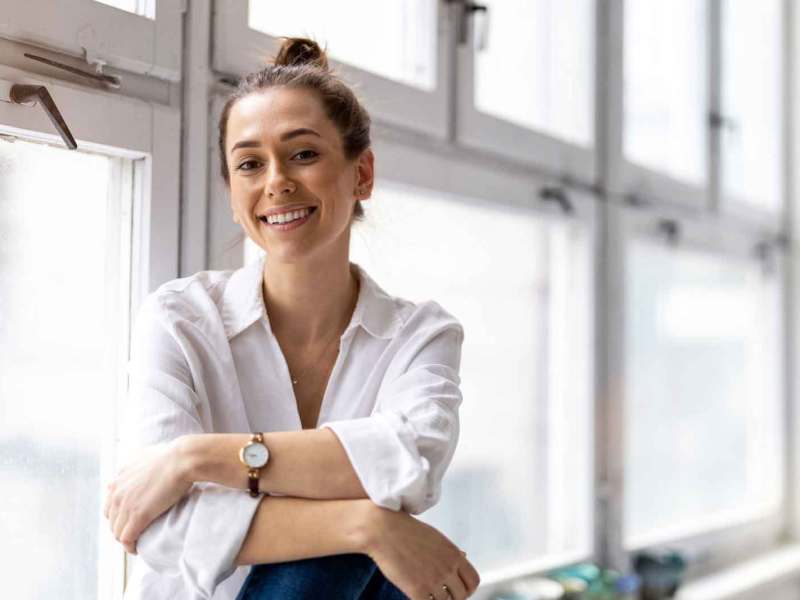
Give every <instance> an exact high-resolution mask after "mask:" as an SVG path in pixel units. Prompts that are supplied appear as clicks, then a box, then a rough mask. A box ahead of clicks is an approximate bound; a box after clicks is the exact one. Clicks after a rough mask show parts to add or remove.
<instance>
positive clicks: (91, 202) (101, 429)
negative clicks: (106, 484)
mask: <svg viewBox="0 0 800 600" xmlns="http://www.w3.org/2000/svg"><path fill="white" fill-rule="evenodd" d="M0 174H1V176H0V197H2V198H3V199H4V201H3V203H2V207H0V219H2V223H3V227H2V230H3V244H2V248H1V249H0V306H2V314H3V320H2V326H0V413H2V415H3V427H2V429H0V444H2V447H3V448H4V451H3V457H4V459H3V461H2V466H0V487H2V489H4V490H6V493H4V494H3V495H2V496H0V514H3V515H13V517H14V518H13V519H4V522H5V525H4V528H3V529H4V537H5V542H4V543H3V544H2V545H0V549H2V550H0V552H2V556H0V561H2V564H3V565H4V568H5V570H6V572H8V573H14V574H15V576H14V577H7V578H5V581H4V582H3V586H4V587H3V594H4V595H5V596H7V597H13V598H20V599H23V598H31V599H32V598H38V597H40V596H41V595H42V594H47V593H48V591H49V592H51V593H52V594H53V595H56V596H59V595H60V596H69V597H76V598H78V597H79V598H102V597H107V596H106V593H107V592H108V588H106V587H105V586H106V584H107V580H108V578H109V577H110V576H111V574H112V573H113V570H114V566H115V565H114V564H113V562H112V560H113V559H117V561H119V559H121V555H120V553H119V552H113V553H108V552H103V551H102V550H101V549H102V548H105V546H106V545H105V544H102V543H101V539H103V538H104V537H105V529H104V525H105V523H104V522H103V521H102V519H101V518H100V517H102V513H101V510H102V491H103V490H102V485H101V483H102V481H101V480H102V478H105V477H107V476H108V475H109V473H110V472H111V471H112V468H113V465H112V459H113V456H114V416H115V407H116V405H117V402H118V401H119V400H120V397H121V395H122V394H123V393H124V391H125V386H124V384H125V379H124V366H125V361H126V359H127V336H128V331H127V323H128V318H127V312H128V305H129V302H130V291H129V286H130V278H131V270H130V265H131V239H130V234H131V226H132V205H131V201H132V197H131V190H132V186H131V177H132V164H131V161H130V160H127V159H122V158H111V157H107V156H102V155H98V154H89V153H85V152H70V151H68V150H65V149H62V148H56V147H51V146H46V145H42V144H33V143H29V142H26V141H23V140H21V139H17V140H16V141H15V142H14V143H13V144H12V143H8V142H0ZM45 175H46V176H45ZM101 532H102V538H101ZM20 549H27V550H26V551H25V552H20ZM76 556H80V557H82V559H81V560H80V561H71V560H67V558H68V557H76ZM32 581H36V582H37V584H36V585H35V586H33V587H32V586H31V582H32Z"/></svg>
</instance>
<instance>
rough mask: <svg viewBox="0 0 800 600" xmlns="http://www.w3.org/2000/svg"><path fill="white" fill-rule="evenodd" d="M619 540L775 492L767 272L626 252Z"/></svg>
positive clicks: (777, 438) (778, 449)
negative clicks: (622, 487) (622, 534)
mask: <svg viewBox="0 0 800 600" xmlns="http://www.w3.org/2000/svg"><path fill="white" fill-rule="evenodd" d="M627 269H628V278H627V301H626V306H625V315H626V337H625V339H626V354H625V356H626V359H625V373H626V378H625V398H626V410H625V413H626V421H625V422H626V425H625V432H626V450H625V456H626V461H627V462H626V467H625V481H626V489H627V493H626V496H625V530H626V534H625V535H626V540H627V542H626V543H629V544H630V543H634V542H632V540H634V539H640V538H641V537H643V536H644V537H646V536H653V535H656V536H657V535H658V534H659V532H660V531H663V530H665V529H670V528H679V527H686V528H693V527H700V528H702V527H703V526H704V525H707V524H708V523H711V522H712V521H713V520H714V519H719V518H725V515H729V516H730V517H731V518H732V519H733V518H734V516H733V515H735V514H741V513H746V512H748V511H759V510H761V509H763V510H765V511H767V510H768V509H769V507H773V508H774V507H775V505H776V503H777V502H779V500H780V498H781V495H782V493H783V492H782V487H781V484H782V480H781V473H782V469H783V466H782V464H783V450H782V448H783V443H784V442H783V438H784V436H783V428H782V424H781V383H780V382H781V378H782V377H783V374H782V366H781V365H782V362H781V349H780V340H781V334H780V331H781V325H780V314H781V303H780V295H779V294H780V286H779V280H778V276H777V275H769V274H766V273H765V272H763V271H762V268H761V264H760V263H759V262H757V261H756V260H752V261H744V260H741V259H737V258H732V257H724V256H717V255H713V254H706V253H701V252H697V251H689V250H679V251H675V250H671V249H669V248H665V247H663V246H658V245H655V244H651V243H648V242H645V241H642V240H640V241H636V242H632V245H631V249H630V254H629V255H628V257H627Z"/></svg>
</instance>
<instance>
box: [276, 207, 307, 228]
mask: <svg viewBox="0 0 800 600" xmlns="http://www.w3.org/2000/svg"><path fill="white" fill-rule="evenodd" d="M309 212H310V211H309V209H307V208H301V209H300V210H295V211H292V212H287V213H281V214H279V215H270V216H268V217H267V223H269V224H270V225H272V224H274V223H289V222H291V221H294V220H296V219H302V218H303V217H305V216H306V215H308V214H309Z"/></svg>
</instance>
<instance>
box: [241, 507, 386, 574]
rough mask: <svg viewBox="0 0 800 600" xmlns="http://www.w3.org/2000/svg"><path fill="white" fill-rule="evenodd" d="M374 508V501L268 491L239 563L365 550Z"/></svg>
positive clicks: (246, 539)
mask: <svg viewBox="0 0 800 600" xmlns="http://www.w3.org/2000/svg"><path fill="white" fill-rule="evenodd" d="M375 509H378V507H376V506H375V505H374V504H372V502H371V501H369V500H311V499H307V498H292V497H276V496H264V497H263V499H262V500H261V503H260V504H259V506H258V509H257V510H256V514H255V516H254V517H253V521H252V523H251V525H250V530H249V531H248V532H247V537H246V538H245V541H244V542H243V543H242V547H241V549H240V550H239V554H238V555H237V557H236V560H235V564H236V565H237V566H238V565H258V564H265V563H275V562H284V561H288V560H301V559H304V558H316V557H318V556H331V555H334V554H348V553H366V551H367V549H368V544H369V540H370V535H369V531H370V525H371V519H372V517H373V515H374V512H373V511H374V510H375ZM378 510H381V509H378Z"/></svg>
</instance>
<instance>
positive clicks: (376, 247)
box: [246, 181, 593, 574]
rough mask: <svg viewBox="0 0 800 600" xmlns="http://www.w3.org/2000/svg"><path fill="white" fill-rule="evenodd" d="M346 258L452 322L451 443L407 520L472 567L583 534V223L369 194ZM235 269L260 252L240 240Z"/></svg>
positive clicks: (587, 431)
mask: <svg viewBox="0 0 800 600" xmlns="http://www.w3.org/2000/svg"><path fill="white" fill-rule="evenodd" d="M363 206H364V210H365V213H366V221H365V222H363V223H360V224H358V225H357V226H355V227H354V228H353V230H352V236H351V254H350V260H351V261H353V262H356V263H358V264H360V265H361V266H363V267H364V268H365V269H366V270H367V272H368V273H370V275H371V276H372V277H373V278H374V279H375V280H376V281H377V282H378V284H379V285H381V287H383V288H384V289H385V290H386V291H387V292H389V293H390V294H393V295H397V296H400V297H404V298H408V299H410V300H413V301H416V302H420V301H423V300H428V299H433V300H436V301H437V302H439V304H441V305H442V306H443V307H444V308H445V309H446V310H448V311H449V312H451V313H452V314H453V315H455V316H456V317H457V318H458V319H459V320H460V321H461V323H462V324H463V326H464V330H465V339H464V345H463V352H462V363H461V389H462V392H463V396H464V401H463V404H462V406H461V433H460V439H459V443H458V449H457V451H456V454H455V457H454V459H453V462H452V464H451V466H450V468H449V469H448V472H447V475H446V477H445V479H444V483H443V491H442V498H441V500H440V502H439V504H437V505H436V506H435V507H433V508H432V509H430V510H429V511H427V512H426V513H424V514H423V515H420V517H421V518H422V519H423V520H425V521H427V522H429V523H431V524H432V525H433V526H435V527H437V528H438V529H440V530H441V531H443V532H444V533H445V534H446V535H448V536H449V537H450V538H451V539H452V540H453V541H454V542H455V543H456V544H458V545H459V546H460V547H462V548H464V549H465V550H466V551H467V552H468V554H469V557H470V560H472V561H473V563H474V564H475V565H476V567H477V568H478V570H479V571H480V572H481V573H483V574H485V573H486V572H487V571H490V570H492V569H496V568H501V567H505V566H509V565H514V564H519V563H520V562H522V561H525V560H529V559H534V558H541V557H545V556H548V555H551V554H556V553H562V552H570V551H575V552H581V551H584V552H589V551H590V550H591V537H592V513H591V511H592V504H593V503H592V496H591V494H592V480H593V478H592V464H593V463H592V449H593V446H592V439H593V427H592V414H591V396H590V394H591V381H592V377H591V358H590V350H591V343H590V341H589V337H590V335H591V329H592V328H591V321H590V318H591V311H592V301H591V298H592V294H591V287H590V284H589V281H590V277H589V259H588V256H589V254H588V252H589V243H588V240H587V235H586V232H585V231H584V229H583V227H581V226H579V225H577V224H575V223H573V224H570V225H567V224H554V223H548V222H547V221H545V220H543V219H541V217H539V216H537V214H536V213H535V212H534V211H531V210H528V209H523V208H519V207H511V206H503V205H502V204H500V203H494V202H486V201H478V200H474V199H470V198H461V197H451V196H444V195H441V194H434V193H431V192H426V191H424V190H420V189H416V188H410V187H406V186H399V185H395V184H391V183H389V182H387V181H381V182H379V183H378V184H377V185H376V188H375V190H374V192H373V196H372V198H371V199H370V200H368V201H366V202H364V203H363ZM246 247H247V248H248V251H247V260H248V262H249V261H250V260H253V259H254V258H255V257H257V256H258V253H259V252H260V249H258V248H257V247H255V246H254V245H253V244H252V242H250V240H249V239H248V240H247V244H246Z"/></svg>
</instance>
